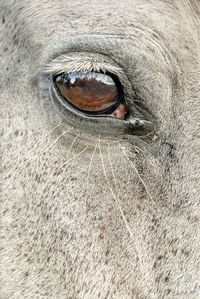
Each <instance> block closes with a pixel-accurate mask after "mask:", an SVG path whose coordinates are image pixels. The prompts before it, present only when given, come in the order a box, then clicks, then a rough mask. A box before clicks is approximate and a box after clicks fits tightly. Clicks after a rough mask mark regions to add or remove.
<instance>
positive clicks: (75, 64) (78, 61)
mask: <svg viewBox="0 0 200 299" xmlns="http://www.w3.org/2000/svg"><path fill="white" fill-rule="evenodd" d="M107 60H108V58H107V59H102V58H96V57H95V55H81V53H80V52H78V53H77V55H76V53H73V54H70V53H67V54H62V55H60V56H58V57H56V58H54V59H52V60H50V61H49V62H46V63H45V64H44V65H43V66H42V73H43V74H49V75H51V76H55V75H57V74H61V73H68V74H69V73H74V72H92V71H93V72H104V73H106V72H109V73H111V74H114V75H116V76H117V77H118V79H119V80H120V81H121V84H122V85H123V84H126V82H127V78H126V75H125V74H124V72H123V70H122V68H121V67H120V66H118V65H116V63H114V62H113V63H112V62H111V63H110V62H108V61H107Z"/></svg>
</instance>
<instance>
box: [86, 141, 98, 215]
mask: <svg viewBox="0 0 200 299" xmlns="http://www.w3.org/2000/svg"><path fill="white" fill-rule="evenodd" d="M96 149H97V143H96V145H95V147H94V150H93V152H92V156H91V159H90V164H89V167H88V175H87V185H86V196H85V215H86V214H87V195H88V186H89V176H90V170H91V166H92V160H93V158H94V154H95V152H96Z"/></svg>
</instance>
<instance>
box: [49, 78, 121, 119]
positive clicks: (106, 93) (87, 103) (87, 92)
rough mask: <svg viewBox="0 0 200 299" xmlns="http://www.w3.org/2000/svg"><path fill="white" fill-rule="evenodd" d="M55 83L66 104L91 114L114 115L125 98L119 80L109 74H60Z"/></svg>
mask: <svg viewBox="0 0 200 299" xmlns="http://www.w3.org/2000/svg"><path fill="white" fill-rule="evenodd" d="M54 82H55V86H56V89H57V91H58V93H59V94H60V96H61V98H62V100H63V101H64V102H67V103H69V104H70V105H72V106H74V107H75V108H77V109H78V110H81V111H83V112H85V113H89V114H102V113H112V112H113V111H115V110H116V109H117V107H118V106H119V105H120V104H121V101H122V97H123V90H122V87H121V85H120V82H119V80H118V79H117V78H116V77H113V76H112V77H111V76H110V75H108V74H102V73H95V72H89V73H70V74H60V75H58V76H56V77H55V78H54Z"/></svg>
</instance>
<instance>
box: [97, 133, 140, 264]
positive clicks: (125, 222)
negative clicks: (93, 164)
mask: <svg viewBox="0 0 200 299" xmlns="http://www.w3.org/2000/svg"><path fill="white" fill-rule="evenodd" d="M99 152H100V157H101V162H102V168H103V173H104V176H105V179H106V182H107V185H108V187H109V189H110V191H111V193H112V196H113V198H114V200H115V202H116V204H117V207H118V209H119V211H120V214H121V216H122V219H123V221H124V224H125V226H126V229H127V231H128V232H129V234H130V237H131V239H132V240H133V243H134V245H135V240H134V235H133V232H132V230H131V228H130V226H129V224H128V222H127V220H126V217H125V215H124V212H123V210H122V207H121V205H120V202H119V199H118V197H117V196H116V195H115V193H114V192H113V189H112V187H111V186H110V183H109V181H108V177H107V174H106V170H105V165H104V161H103V155H102V152H101V144H100V137H99ZM135 251H136V254H137V255H138V257H139V260H140V255H139V252H138V250H137V248H136V245H135Z"/></svg>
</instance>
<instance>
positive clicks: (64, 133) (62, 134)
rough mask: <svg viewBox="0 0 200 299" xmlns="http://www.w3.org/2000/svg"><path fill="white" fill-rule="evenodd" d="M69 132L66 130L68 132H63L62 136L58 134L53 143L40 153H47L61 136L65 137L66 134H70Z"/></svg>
mask: <svg viewBox="0 0 200 299" xmlns="http://www.w3.org/2000/svg"><path fill="white" fill-rule="evenodd" d="M70 131H71V130H68V131H65V132H63V133H62V134H60V135H59V136H58V137H57V138H56V139H55V140H54V142H53V143H52V144H51V145H50V146H49V147H48V148H47V149H46V150H44V151H42V153H43V154H44V153H46V152H48V151H49V150H50V149H51V148H52V147H53V146H54V145H55V144H56V143H57V142H58V140H59V139H60V138H61V137H62V136H63V135H65V134H66V133H68V132H70Z"/></svg>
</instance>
